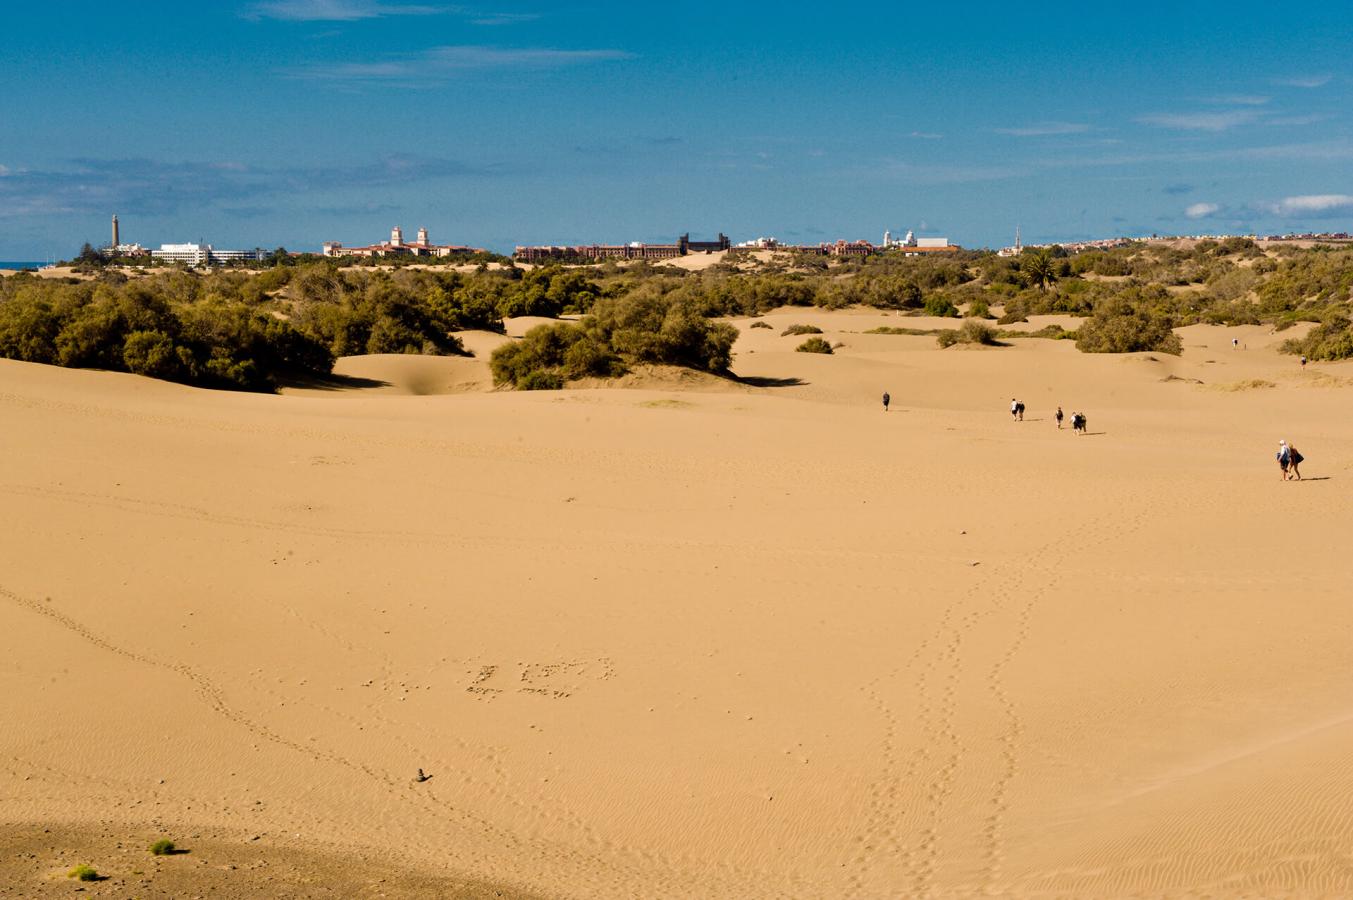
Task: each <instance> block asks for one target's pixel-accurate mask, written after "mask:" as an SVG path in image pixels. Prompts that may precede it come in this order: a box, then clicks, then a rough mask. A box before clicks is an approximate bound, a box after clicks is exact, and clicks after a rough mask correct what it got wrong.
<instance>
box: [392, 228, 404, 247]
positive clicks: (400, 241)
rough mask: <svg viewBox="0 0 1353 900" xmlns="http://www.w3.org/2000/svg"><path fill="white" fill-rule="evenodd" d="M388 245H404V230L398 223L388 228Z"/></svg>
mask: <svg viewBox="0 0 1353 900" xmlns="http://www.w3.org/2000/svg"><path fill="white" fill-rule="evenodd" d="M390 246H391V247H403V246H404V232H403V230H401V229H400V227H399V226H398V225H396V226H395V227H394V228H391V229H390Z"/></svg>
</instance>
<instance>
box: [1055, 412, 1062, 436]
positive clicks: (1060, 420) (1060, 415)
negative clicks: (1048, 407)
mask: <svg viewBox="0 0 1353 900" xmlns="http://www.w3.org/2000/svg"><path fill="white" fill-rule="evenodd" d="M1056 418H1057V430H1058V431H1061V430H1062V408H1061V407H1060V406H1059V407H1057V416H1056Z"/></svg>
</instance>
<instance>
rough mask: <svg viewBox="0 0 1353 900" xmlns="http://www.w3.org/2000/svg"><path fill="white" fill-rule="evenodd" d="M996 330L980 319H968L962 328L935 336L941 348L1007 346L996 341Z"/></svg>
mask: <svg viewBox="0 0 1353 900" xmlns="http://www.w3.org/2000/svg"><path fill="white" fill-rule="evenodd" d="M996 334H997V332H996V329H995V328H992V327H991V326H990V325H988V324H987V323H986V322H982V321H980V320H978V319H968V320H967V321H965V322H964V323H963V324H962V325H961V326H960V327H958V328H953V329H949V330H947V331H941V332H940V333H939V334H938V335H936V336H935V343H937V344H939V345H940V347H942V348H943V347H952V346H953V345H954V344H981V345H982V346H985V347H1003V346H1005V345H1004V344H1003V343H1001V342H1000V341H999V340H997V339H996Z"/></svg>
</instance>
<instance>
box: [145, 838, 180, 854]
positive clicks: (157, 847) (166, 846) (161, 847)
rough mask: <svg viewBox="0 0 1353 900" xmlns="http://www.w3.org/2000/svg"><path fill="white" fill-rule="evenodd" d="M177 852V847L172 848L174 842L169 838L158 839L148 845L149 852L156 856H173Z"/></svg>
mask: <svg viewBox="0 0 1353 900" xmlns="http://www.w3.org/2000/svg"><path fill="white" fill-rule="evenodd" d="M177 850H178V847H176V846H174V842H173V841H171V840H169V838H160V839H159V840H158V841H156V842H155V843H153V844H151V845H150V852H151V853H154V854H155V855H156V856H173V855H174V853H175V851H177Z"/></svg>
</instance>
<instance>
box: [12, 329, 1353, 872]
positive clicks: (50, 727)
mask: <svg viewBox="0 0 1353 900" xmlns="http://www.w3.org/2000/svg"><path fill="white" fill-rule="evenodd" d="M765 320H766V321H767V322H769V323H771V324H772V325H773V326H775V327H773V328H771V329H748V328H746V327H743V332H742V333H743V337H742V339H741V340H740V341H739V344H738V347H737V359H736V369H737V371H738V373H739V375H742V376H746V378H747V381H745V382H744V383H743V384H730V386H729V388H728V389H727V390H719V391H710V390H706V389H704V388H699V386H698V385H697V388H699V389H696V390H690V389H687V388H686V386H684V385H682V384H679V383H671V382H662V383H661V384H660V385H659V386H657V387H655V386H653V385H654V382H651V381H650V382H647V383H646V384H647V385H648V386H646V387H639V388H635V389H631V390H570V391H565V392H541V393H521V394H518V393H511V392H496V393H482V392H471V393H450V394H442V395H440V396H437V395H435V394H438V393H440V392H441V391H442V390H443V389H445V386H446V385H447V384H466V385H468V384H470V383H472V382H473V383H477V384H482V381H480V382H475V381H474V377H472V375H473V372H478V373H479V376H477V377H482V376H484V375H485V374H486V369H485V368H480V367H485V366H486V363H485V360H486V358H487V357H486V356H485V355H482V354H481V355H479V356H478V357H477V358H476V359H472V360H469V359H453V360H442V359H435V358H424V357H397V358H390V357H381V358H369V359H367V358H353V359H349V360H344V361H343V363H342V365H341V367H340V375H343V376H346V377H348V378H352V379H368V380H371V381H381V382H385V386H384V387H381V386H374V387H373V386H358V387H355V388H354V389H352V390H339V391H332V390H331V391H318V390H315V391H300V392H297V393H294V394H292V395H284V396H259V395H243V394H230V393H217V392H210V391H200V390H192V389H188V388H184V387H180V386H176V385H170V384H164V383H158V382H152V381H147V380H144V379H139V378H135V377H132V376H125V375H115V374H108V373H99V372H86V371H68V370H61V369H52V368H46V367H41V366H34V365H28V364H23V363H14V362H0V410H2V411H3V421H4V423H5V427H4V428H3V429H0V459H3V461H4V473H3V475H2V476H0V502H2V503H3V504H4V509H5V511H6V514H7V515H6V520H7V522H8V528H7V529H6V540H5V541H3V542H0V646H3V651H4V652H3V654H2V655H0V659H2V660H3V662H0V686H2V687H3V690H0V720H2V721H4V722H5V723H6V727H5V728H4V729H0V796H3V797H4V798H5V803H4V804H3V805H2V806H0V815H2V817H3V822H5V823H7V824H8V826H9V833H8V837H7V841H8V843H7V846H11V847H15V848H18V847H20V846H22V847H24V848H30V847H31V848H34V849H30V850H25V851H24V852H29V853H34V854H35V857H34V858H32V859H29V858H27V857H21V855H20V854H19V853H16V854H15V855H14V856H13V857H11V858H10V861H9V862H7V863H5V864H4V865H6V866H8V868H7V869H4V870H2V871H0V879H3V880H4V881H5V883H6V885H7V887H8V888H9V889H10V890H11V891H13V892H16V895H18V896H30V895H42V894H43V893H44V892H56V891H58V890H64V891H69V890H70V883H69V882H66V881H65V880H64V879H62V878H60V871H59V870H60V869H61V867H63V866H67V865H73V864H75V863H77V862H87V861H97V862H98V864H99V866H100V868H101V869H106V870H107V872H108V873H109V874H111V875H115V876H117V878H119V879H121V881H120V882H118V884H120V888H119V889H120V890H121V891H122V894H119V896H121V895H123V894H127V893H128V891H129V890H136V891H138V892H139V891H142V890H144V891H145V894H144V895H146V896H154V895H155V894H154V891H155V890H157V888H155V886H154V884H151V885H149V886H142V887H138V885H139V882H138V881H137V880H136V877H135V876H132V875H131V874H130V873H131V872H132V871H134V869H133V866H134V865H135V866H136V867H137V869H139V870H141V871H143V872H144V871H148V870H146V869H144V868H141V867H140V861H139V860H138V861H135V862H133V861H131V860H130V859H129V857H127V856H125V855H120V854H119V853H118V851H117V848H116V842H117V841H118V840H122V841H124V842H125V843H127V844H128V846H130V845H131V844H135V845H137V846H139V845H140V843H141V842H142V841H144V840H145V838H146V836H147V835H154V834H159V833H168V835H169V836H171V837H180V838H181V837H184V836H186V835H192V834H199V835H201V836H202V838H203V840H204V841H210V842H213V843H211V844H210V845H209V847H208V849H207V850H204V851H203V852H202V854H201V858H202V859H205V860H207V861H208V862H209V863H212V864H217V860H218V859H219V860H221V862H220V863H219V864H220V865H225V864H226V863H232V864H236V865H237V866H238V868H237V869H236V870H228V869H227V870H220V869H214V868H213V869H212V872H211V879H212V880H210V881H207V880H205V879H206V877H207V876H206V869H207V868H210V867H209V866H201V868H202V869H203V871H204V876H203V879H204V880H202V881H199V882H193V881H192V880H191V878H189V879H188V880H187V881H183V880H180V881H175V882H172V883H171V882H169V881H165V882H163V883H162V887H161V888H158V890H161V891H162V893H161V895H165V894H176V895H180V896H182V895H191V892H192V891H194V890H196V891H197V892H199V893H202V894H205V895H210V896H216V895H221V896H269V895H271V896H293V895H295V890H294V888H293V889H291V890H290V891H289V890H288V888H287V887H286V885H287V884H291V883H292V882H288V881H287V880H286V878H282V877H280V876H281V874H282V873H283V872H291V873H292V874H293V875H294V873H295V872H296V871H298V870H303V869H304V868H305V867H306V866H312V865H313V866H317V865H320V863H317V862H310V861H311V860H324V859H334V860H338V859H342V860H345V861H346V862H345V864H344V867H341V868H340V867H338V866H337V864H335V867H334V868H332V869H328V868H326V869H325V871H327V872H331V873H333V874H334V875H335V878H336V879H337V882H338V883H337V885H336V886H335V887H333V888H332V891H333V895H349V896H367V895H375V893H376V891H377V888H375V887H373V885H375V884H378V883H379V882H376V881H375V879H376V878H379V877H387V878H390V879H391V881H390V882H389V883H390V885H391V890H390V895H391V896H415V895H417V893H418V891H419V890H420V889H422V888H421V887H420V886H421V885H425V884H429V883H432V882H427V881H420V879H438V878H440V879H450V880H449V881H446V882H444V884H446V885H447V887H446V893H448V894H449V893H450V891H451V890H452V887H451V886H452V885H468V887H467V888H466V889H467V890H478V887H476V885H479V886H482V885H484V884H491V885H494V886H495V889H498V890H504V891H507V892H509V893H510V892H513V891H520V892H527V893H532V894H536V895H540V896H547V897H617V898H618V897H636V896H642V897H714V898H718V897H728V898H734V897H736V898H743V897H858V898H873V897H900V896H935V897H956V898H957V897H971V896H975V895H992V896H1011V897H1067V896H1077V897H1080V896H1102V897H1122V896H1150V897H1157V896H1181V897H1182V896H1240V895H1243V896H1284V895H1292V896H1297V895H1300V896H1314V895H1322V896H1338V895H1346V894H1348V893H1350V892H1353V864H1350V862H1349V858H1348V852H1347V848H1348V846H1349V843H1350V840H1353V823H1351V822H1350V817H1349V815H1348V813H1349V805H1348V801H1347V800H1346V799H1345V798H1346V797H1347V796H1348V794H1349V793H1350V788H1353V771H1351V770H1350V767H1349V766H1348V765H1347V764H1346V760H1347V759H1348V758H1349V755H1350V751H1351V750H1353V708H1350V705H1349V700H1348V691H1347V689H1346V687H1345V681H1346V678H1345V675H1346V673H1347V672H1348V671H1349V668H1350V664H1353V641H1350V639H1349V638H1350V633H1353V607H1350V606H1349V604H1348V602H1347V597H1348V595H1349V593H1350V588H1353V576H1350V574H1349V568H1348V565H1347V563H1346V561H1345V559H1344V557H1343V554H1342V550H1341V547H1340V544H1339V540H1340V538H1341V536H1343V535H1346V534H1348V533H1350V526H1353V504H1350V502H1349V501H1350V499H1353V498H1351V497H1350V491H1353V480H1350V479H1353V424H1350V423H1349V421H1348V418H1347V416H1344V415H1342V414H1341V411H1342V410H1344V409H1346V408H1347V407H1348V402H1349V400H1350V399H1351V398H1353V390H1351V386H1353V367H1350V366H1347V365H1312V366H1310V367H1308V369H1307V371H1305V372H1303V371H1301V370H1300V367H1299V366H1298V365H1297V363H1296V362H1295V361H1294V360H1292V359H1291V358H1290V357H1286V356H1280V355H1279V354H1277V352H1276V350H1275V346H1276V344H1277V343H1278V342H1280V341H1281V339H1283V338H1284V337H1286V336H1290V334H1291V332H1288V333H1284V334H1281V335H1274V334H1270V333H1268V332H1267V331H1266V330H1265V329H1241V328H1233V329H1226V328H1210V327H1195V328H1190V329H1185V330H1184V331H1183V339H1184V344H1185V347H1186V352H1185V354H1184V355H1183V356H1182V357H1180V358H1177V359H1176V358H1172V357H1162V356H1160V355H1159V354H1134V355H1132V356H1130V357H1115V356H1088V355H1083V354H1080V353H1078V352H1076V351H1075V349H1074V347H1073V346H1071V344H1070V343H1069V342H1066V341H1042V340H1012V341H1011V342H1010V343H1011V346H1009V347H1004V348H996V349H990V350H984V351H981V352H967V353H954V352H949V351H941V350H939V349H938V348H937V347H936V345H935V341H934V338H932V337H913V336H905V335H865V334H862V333H861V332H863V331H864V330H866V329H868V328H870V327H874V326H875V325H878V324H905V325H907V326H909V327H928V326H926V325H924V324H920V322H921V321H923V320H916V319H911V318H905V319H899V318H897V317H893V316H889V315H886V314H880V313H872V312H871V313H855V312H850V313H826V312H821V311H813V310H792V311H781V312H776V313H774V314H771V315H769V316H767V317H765ZM794 322H804V323H811V324H816V325H818V326H819V327H821V328H823V330H824V332H825V334H824V337H827V338H828V339H829V340H831V341H832V342H833V343H837V342H839V343H842V344H843V345H844V346H842V347H841V348H839V349H838V350H837V352H836V354H835V355H832V356H816V355H812V354H802V353H795V352H794V350H793V348H794V346H795V345H796V344H797V342H798V341H800V340H801V338H794V337H781V336H780V332H781V331H782V330H783V329H784V327H786V326H787V325H788V324H791V323H794ZM746 324H747V323H746V321H740V322H739V325H740V326H745V325H746ZM950 324H952V322H951V323H950ZM1038 324H1039V323H1031V325H1033V326H1035V327H1036V326H1037V325H1038ZM1232 336H1238V337H1240V339H1241V341H1242V344H1243V345H1244V346H1245V347H1246V349H1242V350H1232V349H1231V348H1230V341H1231V338H1232ZM495 338H496V339H497V340H503V339H504V338H502V337H501V336H495ZM485 340H486V341H487V340H488V339H487V338H486V339H485ZM475 349H476V352H478V350H479V349H480V348H475ZM471 367H474V369H473V372H472V370H471ZM1170 376H1174V377H1175V379H1176V380H1165V379H1168V378H1169V377H1170ZM1190 379H1191V380H1190ZM1246 380H1264V381H1268V382H1271V383H1272V384H1273V385H1274V386H1273V387H1269V388H1262V389H1252V390H1218V389H1215V388H1214V387H1213V386H1214V385H1217V384H1235V383H1241V382H1244V381H1246ZM1198 382H1202V383H1198ZM884 390H888V391H890V392H891V394H892V396H893V402H894V407H895V408H894V410H893V411H892V412H890V413H887V414H885V413H883V412H882V410H881V406H880V404H879V400H878V397H879V395H880V394H881V393H882V392H883V391H884ZM401 393H402V394H416V393H421V394H428V395H429V396H421V397H416V398H414V397H402V398H401V397H395V396H386V394H401ZM1011 396H1018V397H1020V399H1023V400H1024V401H1025V402H1026V403H1027V404H1028V407H1029V413H1028V416H1027V421H1025V422H1024V423H1022V424H1017V423H1013V422H1011V421H1010V417H1009V415H1008V413H1007V412H1006V411H1005V409H1006V406H1007V405H1008V403H1009V400H1010V397H1011ZM1059 403H1060V404H1061V405H1062V406H1063V408H1064V409H1065V410H1066V411H1067V412H1068V413H1069V412H1070V411H1072V410H1073V409H1076V410H1084V411H1085V412H1086V413H1087V414H1088V415H1089V423H1090V429H1089V430H1090V432H1091V434H1090V435H1089V436H1086V437H1074V436H1072V435H1071V434H1070V432H1069V430H1066V431H1062V432H1059V431H1058V430H1057V429H1056V428H1055V427H1054V425H1053V422H1052V418H1051V413H1052V410H1053V408H1054V407H1055V406H1056V405H1057V404H1059ZM1279 438H1287V439H1290V440H1292V441H1294V442H1295V443H1296V444H1297V445H1298V446H1300V447H1301V449H1302V450H1303V452H1304V453H1305V454H1306V455H1307V457H1308V462H1307V463H1306V464H1305V466H1304V467H1303V468H1304V473H1305V474H1306V475H1307V476H1309V478H1310V480H1308V481H1306V482H1303V483H1299V484H1298V483H1282V482H1280V481H1279V479H1278V473H1277V467H1276V466H1275V465H1274V463H1273V459H1272V454H1273V450H1274V449H1275V447H1276V444H1277V441H1278V439H1279ZM420 767H421V768H423V769H424V770H425V771H426V772H428V773H430V774H431V775H432V778H431V780H429V781H426V782H424V783H415V782H414V781H413V780H412V779H413V776H414V774H415V773H416V771H417V769H418V768H420ZM32 823H42V825H43V827H50V828H54V829H55V828H59V829H68V830H65V831H62V832H61V833H62V834H63V835H65V834H69V835H74V837H71V838H70V839H65V838H63V839H62V840H58V841H54V842H52V841H49V842H47V843H46V844H43V843H42V841H41V840H33V839H32V838H33V837H34V833H33V826H32ZM254 836H258V837H259V840H258V841H251V840H250V838H252V837H254ZM204 846H208V845H205V844H204ZM251 847H252V848H257V853H255V852H254V850H251ZM251 854H253V855H251ZM268 854H272V856H270V857H268V858H270V859H275V860H277V862H276V865H277V866H278V867H279V868H278V870H277V872H278V874H279V878H278V879H277V880H276V881H267V880H265V879H264V877H263V876H262V875H261V874H259V873H260V872H263V871H265V870H263V869H257V870H255V869H248V868H247V867H246V865H244V863H245V862H246V861H249V860H252V859H256V858H257V857H258V856H259V855H262V856H265V857H267V856H268ZM76 855H79V856H81V857H82V858H79V859H77V858H75V856H76ZM85 856H89V857H90V859H85V858H83V857H85ZM94 856H97V860H94ZM287 860H292V861H290V862H288V861H287ZM295 860H303V861H302V862H295ZM185 861H186V862H193V855H190V856H189V857H185V858H183V859H180V860H174V862H175V863H177V862H185ZM193 864H195V865H196V863H193ZM326 865H327V864H326ZM392 873H398V874H392ZM181 874H182V873H180V875H181ZM141 877H144V876H141ZM156 877H157V878H158V877H160V876H159V875H156ZM288 877H291V876H288ZM401 878H402V879H405V881H404V882H399V883H396V882H398V880H399V879H401ZM171 884H172V885H173V886H172V887H171V886H170V885H171ZM330 884H333V882H332V881H331V882H330ZM112 885H114V882H113V881H110V882H105V883H103V884H102V885H93V886H91V893H97V892H99V891H100V890H103V891H105V892H108V891H112V890H113V887H112ZM230 885H233V886H234V887H233V888H231V887H229V886H230ZM401 885H404V886H401ZM405 887H407V890H405ZM231 889H235V890H236V894H234V895H231V894H229V893H228V890H231ZM457 889H458V888H457ZM401 890H403V891H404V893H402V894H401V893H400V891H401ZM137 895H138V896H141V895H142V894H141V893H138V894H137ZM315 895H317V896H320V895H327V894H321V893H319V890H318V888H317V889H316V890H315ZM451 895H453V896H454V894H451ZM469 896H475V895H474V894H469Z"/></svg>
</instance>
